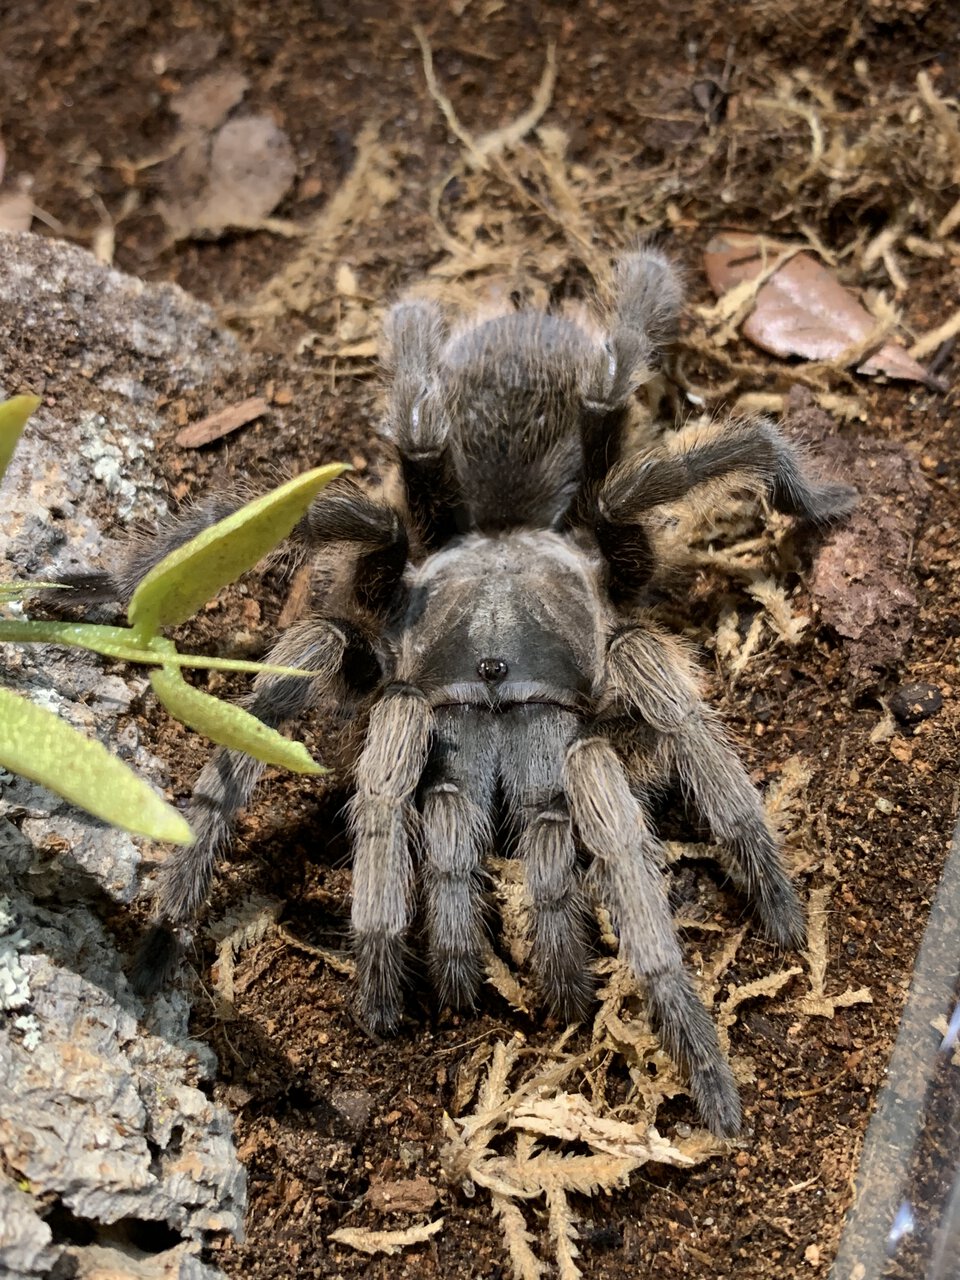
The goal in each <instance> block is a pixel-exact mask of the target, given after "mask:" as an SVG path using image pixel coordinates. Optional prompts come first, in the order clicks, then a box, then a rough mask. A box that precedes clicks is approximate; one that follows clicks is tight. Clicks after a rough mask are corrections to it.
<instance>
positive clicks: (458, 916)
mask: <svg viewBox="0 0 960 1280" xmlns="http://www.w3.org/2000/svg"><path fill="white" fill-rule="evenodd" d="M434 714H435V721H436V740H435V744H434V747H433V750H432V752H431V760H430V764H429V765H428V767H427V772H426V775H425V776H424V779H423V783H422V785H421V788H420V815H421V822H422V838H423V868H424V880H425V888H426V916H427V940H428V956H429V965H430V974H431V977H432V979H433V984H434V986H435V988H436V990H437V993H438V995H439V996H440V1000H441V1002H442V1003H443V1004H449V1005H451V1006H453V1008H457V1009H462V1008H469V1007H472V1006H473V1005H474V1004H475V1003H476V999H477V993H478V992H479V990H480V983H481V981H482V980H483V934H484V929H483V918H482V912H483V902H482V895H481V883H480V863H481V859H482V857H483V854H484V851H485V850H486V848H487V847H488V845H489V844H490V843H491V839H492V833H491V830H490V813H491V810H492V807H493V794H494V786H495V783H496V776H497V774H496V770H497V741H496V722H495V721H494V719H493V718H492V717H491V716H490V715H489V713H487V712H485V711H478V710H477V709H476V708H473V707H467V706H458V707H443V708H440V709H439V710H437V711H436V712H435V713H434Z"/></svg>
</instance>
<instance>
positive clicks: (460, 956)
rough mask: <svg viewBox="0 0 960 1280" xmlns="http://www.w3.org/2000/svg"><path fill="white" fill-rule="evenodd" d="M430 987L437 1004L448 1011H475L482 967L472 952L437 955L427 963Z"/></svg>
mask: <svg viewBox="0 0 960 1280" xmlns="http://www.w3.org/2000/svg"><path fill="white" fill-rule="evenodd" d="M430 973H431V977H432V978H433V985H434V987H435V988H436V991H437V995H438V996H439V998H440V1004H441V1006H443V1005H449V1006H450V1008H451V1009H475V1008H476V1006H477V996H478V995H479V992H480V985H481V983H482V982H483V966H482V963H481V960H480V957H479V956H478V955H477V954H476V953H475V952H473V951H437V952H435V953H434V954H433V956H432V957H431V960H430Z"/></svg>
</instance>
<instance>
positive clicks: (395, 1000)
mask: <svg viewBox="0 0 960 1280" xmlns="http://www.w3.org/2000/svg"><path fill="white" fill-rule="evenodd" d="M353 946H354V955H355V957H356V962H357V1012H358V1015H359V1018H360V1021H361V1022H362V1023H363V1024H364V1026H366V1027H367V1028H368V1029H369V1030H370V1032H371V1033H372V1034H373V1035H375V1036H384V1037H386V1036H394V1035H396V1034H397V1031H398V1030H399V1029H400V1020H401V1018H402V1017H403V981H404V973H405V970H406V964H405V960H406V955H405V947H404V943H403V939H402V937H400V936H399V935H398V934H395V933H381V932H377V933H358V934H356V935H355V936H354V943H353Z"/></svg>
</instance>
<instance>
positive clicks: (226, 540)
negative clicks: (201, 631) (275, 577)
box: [127, 462, 350, 640]
mask: <svg viewBox="0 0 960 1280" xmlns="http://www.w3.org/2000/svg"><path fill="white" fill-rule="evenodd" d="M349 469H350V468H349V466H348V465H347V463H345V462H333V463H330V464H329V465H328V466H326V467H316V468H315V469H314V470H313V471H308V472H306V474H305V475H302V476H297V478H296V479H295V480H290V481H288V482H287V484H283V485H281V486H280V487H279V488H278V489H274V490H273V491H272V492H270V493H266V494H264V495H263V497H262V498H257V499H256V500H255V501H254V502H248V503H247V505H246V506H245V507H241V508H240V510H239V511H235V512H234V513H233V515H231V516H227V518H226V519H225V520H220V521H219V522H218V523H217V524H215V525H211V527H210V528H209V529H205V530H204V531H203V533H200V534H198V535H197V536H196V537H195V538H191V540H190V541H189V542H187V543H184V545H183V546H182V547H178V548H177V550H176V551H171V553H170V554H169V555H168V556H165V557H164V558H163V559H162V560H161V561H160V563H159V564H158V565H155V566H154V567H153V569H151V570H150V572H149V573H148V574H147V576H146V577H145V578H144V579H143V581H142V582H141V583H140V585H139V586H138V587H137V589H136V591H135V592H134V593H133V598H132V599H131V601H130V605H129V607H128V609H127V617H128V618H129V620H130V622H131V624H132V625H133V627H134V628H135V629H136V631H137V632H138V633H139V634H138V639H141V640H142V639H143V638H144V637H145V636H150V635H153V634H155V633H156V632H157V631H158V630H159V629H160V627H168V626H175V625H176V624H177V623H179V622H185V621H186V620H187V618H190V617H192V616H193V614H195V613H196V612H197V610H198V609H199V608H200V606H201V605H203V604H205V603H206V602H207V601H208V600H209V599H211V597H212V596H214V595H216V593H217V592H218V591H219V590H220V588H221V587H224V586H226V585H227V583H228V582H233V581H234V579H235V578H238V577H239V576H240V574H241V573H245V572H246V570H247V569H250V568H252V567H253V566H254V565H255V564H256V563H257V561H258V560H262V559H263V557H264V556H265V555H266V554H267V552H269V551H272V550H273V548H274V547H275V546H276V545H277V544H278V543H279V542H282V541H283V539H284V538H285V537H286V536H287V535H288V534H289V533H290V532H291V530H292V529H293V527H294V525H295V524H296V523H297V521H298V520H299V519H300V517H301V516H302V515H303V514H304V512H305V511H306V509H307V507H309V505H310V503H311V502H312V501H313V499H314V498H315V497H316V495H317V494H318V493H319V492H320V490H321V489H323V488H324V487H325V486H326V485H328V484H329V483H330V481H331V480H335V479H336V478H337V476H340V475H342V474H343V473H344V471H348V470H349Z"/></svg>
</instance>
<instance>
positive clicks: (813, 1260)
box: [803, 1244, 820, 1267]
mask: <svg viewBox="0 0 960 1280" xmlns="http://www.w3.org/2000/svg"><path fill="white" fill-rule="evenodd" d="M803 1259H804V1261H805V1262H809V1263H810V1265H811V1267H819V1265H820V1246H819V1245H818V1244H808V1245H807V1247H806V1249H804V1251H803Z"/></svg>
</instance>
